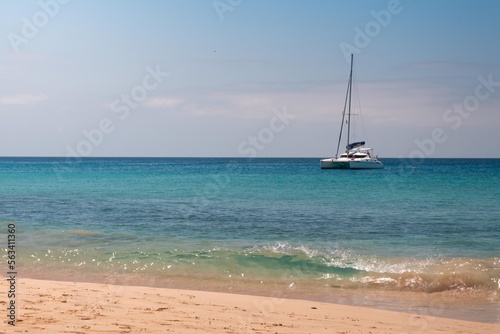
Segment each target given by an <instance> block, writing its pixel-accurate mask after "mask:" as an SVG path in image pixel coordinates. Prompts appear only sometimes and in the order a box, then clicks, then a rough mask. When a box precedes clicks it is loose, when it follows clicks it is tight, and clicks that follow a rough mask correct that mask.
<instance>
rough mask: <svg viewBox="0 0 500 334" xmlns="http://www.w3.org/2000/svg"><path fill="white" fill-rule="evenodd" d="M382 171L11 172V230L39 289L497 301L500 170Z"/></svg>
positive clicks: (16, 164) (11, 166)
mask: <svg viewBox="0 0 500 334" xmlns="http://www.w3.org/2000/svg"><path fill="white" fill-rule="evenodd" d="M383 162H384V163H385V165H386V168H385V169H383V170H321V169H320V168H319V159H311V158H307V159H306V158H305V159H298V158H293V159H285V158H276V159H267V158H261V159H253V160H249V159H230V158H227V159H226V158H213V159H211V158H89V159H83V160H78V161H77V160H74V159H73V160H71V161H67V160H66V159H63V158H0V221H2V222H4V224H3V226H2V228H3V229H4V230H3V231H5V230H6V226H7V224H6V223H7V222H15V223H16V225H17V230H18V248H19V249H20V251H19V252H20V260H21V262H20V265H21V267H22V268H24V271H25V273H26V275H31V276H36V275H40V276H43V277H47V276H50V275H53V276H57V275H59V274H58V271H62V272H64V273H65V275H73V276H72V277H75V276H78V275H84V274H85V275H89V274H92V273H95V274H96V275H97V274H101V275H118V276H119V275H122V276H123V275H124V276H127V277H135V279H136V281H141V279H142V280H144V279H145V278H144V277H147V278H148V279H153V280H154V281H155V284H156V285H167V286H170V285H172V284H174V283H175V282H177V281H179V280H182V279H183V278H185V277H190V278H191V279H195V280H196V279H200V278H203V279H205V280H212V281H213V282H212V283H211V284H214V285H217V284H235V282H237V283H238V284H239V283H242V282H243V283H244V282H249V284H250V283H252V282H257V283H261V284H265V283H266V282H271V283H272V284H279V283H280V282H281V283H283V284H286V286H290V284H291V285H292V286H295V287H298V289H300V287H301V286H304V287H307V289H314V288H315V287H316V288H321V289H323V288H324V286H325V284H326V285H329V286H332V287H340V288H365V289H389V290H396V291H401V290H411V291H417V292H418V291H422V292H436V291H437V292H439V291H469V290H479V291H482V292H485V293H486V294H489V295H492V294H493V295H495V296H496V294H497V291H498V289H499V288H500V283H499V279H500V242H499V240H500V159H423V160H419V161H411V162H405V161H403V160H399V159H383ZM1 261H2V264H1V265H4V266H5V264H4V263H5V261H6V260H5V256H4V257H3V258H2V259H1ZM49 273H52V274H49ZM139 273H140V275H142V276H140V277H139V276H137V275H138V274H139ZM443 275H444V277H445V279H443ZM172 282H174V283H172ZM221 282H224V283H221ZM228 282H229V283H228ZM318 282H319V283H318ZM174 285H175V284H174ZM304 289H305V288H304ZM497 297H498V296H497ZM497 297H495V298H497Z"/></svg>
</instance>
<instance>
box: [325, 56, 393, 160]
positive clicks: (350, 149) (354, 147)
mask: <svg viewBox="0 0 500 334" xmlns="http://www.w3.org/2000/svg"><path fill="white" fill-rule="evenodd" d="M353 58H354V56H353V54H351V72H350V74H349V83H348V85H347V94H346V100H345V104H344V111H343V112H342V125H341V127H340V134H339V141H338V144H337V153H336V154H335V157H333V158H326V159H321V160H320V167H321V169H380V168H384V164H383V163H382V162H381V161H379V160H378V158H377V157H375V156H374V155H373V149H372V148H370V147H365V144H366V143H365V142H364V141H356V142H352V143H351V141H350V140H351V138H350V137H351V115H352V114H351V97H352V67H353V60H354V59H353ZM346 107H347V146H346V148H345V152H344V153H342V154H340V156H339V148H340V143H341V141H342V134H343V133H342V132H343V129H344V122H345V121H346V119H345V118H346Z"/></svg>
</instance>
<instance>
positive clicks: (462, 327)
mask: <svg viewBox="0 0 500 334" xmlns="http://www.w3.org/2000/svg"><path fill="white" fill-rule="evenodd" d="M1 285H2V289H5V288H7V281H5V280H3V282H2V284H1ZM16 303H17V306H18V309H17V318H16V326H15V327H11V326H8V324H7V320H4V324H5V325H7V326H8V327H5V328H9V327H10V328H15V330H16V331H22V332H24V331H25V330H28V331H29V332H30V333H47V332H51V333H52V332H68V333H83V332H85V333H102V332H109V333H137V332H141V331H142V332H145V333H164V332H169V331H170V332H175V333H200V332H204V333H255V332H261V333H348V332H349V333H369V332H371V333H372V334H377V333H403V332H408V333H433V332H435V333H438V332H443V331H444V332H447V333H494V332H500V325H498V324H489V323H481V322H472V321H464V320H456V319H450V318H440V317H435V316H433V315H431V314H410V313H403V312H394V311H385V310H380V309H372V308H365V307H357V306H347V305H341V304H331V303H324V302H318V301H311V300H298V299H282V298H274V297H262V296H252V295H243V294H235V293H221V292H207V291H197V290H182V289H170V288H154V287H143V286H125V285H111V284H102V283H84V282H70V281H54V280H39V279H30V278H19V281H18V286H17V300H16ZM0 304H1V305H2V306H5V305H6V299H2V300H0ZM2 308H3V309H6V307H2ZM4 312H7V311H6V310H4ZM4 319H5V317H4Z"/></svg>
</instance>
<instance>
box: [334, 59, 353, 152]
mask: <svg viewBox="0 0 500 334" xmlns="http://www.w3.org/2000/svg"><path fill="white" fill-rule="evenodd" d="M352 56H353V54H352V53H351V74H350V75H349V81H348V82H347V92H346V93H345V102H344V111H342V122H341V123H340V133H339V141H338V143H337V152H336V153H335V157H338V156H339V148H340V141H341V140H342V130H343V129H344V120H345V110H346V108H347V101H349V117H350V115H351V111H350V110H351V99H350V90H351V81H352V80H351V78H352ZM349 126H350V124H349ZM347 137H348V139H347V145H349V135H348V136H347Z"/></svg>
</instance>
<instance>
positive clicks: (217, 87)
mask: <svg viewBox="0 0 500 334" xmlns="http://www.w3.org/2000/svg"><path fill="white" fill-rule="evenodd" d="M499 12H500V2H499V1H495V0H490V1H488V0H483V1H472V0H467V1H466V0H442V1H431V0H422V1H417V0H414V1H411V0H388V1H378V0H376V1H360V0H356V1H354V0H353V1H347V0H335V1H334V0H314V1H310V0H273V1H269V0H157V1H153V0H151V1H138V0H137V1H132V0H109V1H97V0H94V1H92V0H87V1H83V0H39V1H13V0H0V78H1V80H0V156H61V157H101V156H111V157H115V156H121V157H123V156H138V157H329V156H332V155H334V154H335V151H336V147H337V140H338V135H339V130H340V126H341V119H342V111H343V108H344V101H345V94H346V87H347V80H348V77H349V66H350V64H349V55H350V54H351V53H352V54H353V55H354V82H355V84H354V87H355V94H354V95H353V114H355V115H354V116H353V120H352V122H351V124H352V126H353V128H354V130H353V139H354V140H365V141H366V142H367V145H369V146H370V147H373V148H374V150H375V153H376V154H378V155H379V157H380V158H383V157H393V158H398V157H404V158H407V157H410V158H438V157H464V158H475V157H487V158H500V145H499V144H498V143H497V142H498V141H499V139H500V110H499V109H500V43H499V42H500V36H499V34H500V20H499V19H498V13H499Z"/></svg>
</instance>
